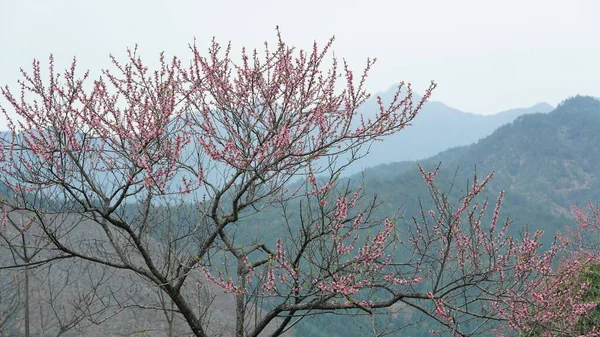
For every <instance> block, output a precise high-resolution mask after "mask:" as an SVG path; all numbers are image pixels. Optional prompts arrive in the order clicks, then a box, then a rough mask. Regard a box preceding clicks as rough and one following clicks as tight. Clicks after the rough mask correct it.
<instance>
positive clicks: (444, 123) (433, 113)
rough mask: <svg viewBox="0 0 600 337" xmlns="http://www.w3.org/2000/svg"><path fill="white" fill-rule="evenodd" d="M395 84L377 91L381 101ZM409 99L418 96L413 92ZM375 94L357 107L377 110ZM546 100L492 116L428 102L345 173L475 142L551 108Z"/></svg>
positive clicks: (412, 158)
mask: <svg viewBox="0 0 600 337" xmlns="http://www.w3.org/2000/svg"><path fill="white" fill-rule="evenodd" d="M395 90H396V87H392V88H391V89H389V90H387V91H385V92H383V93H379V96H381V98H382V100H383V102H384V104H385V103H387V102H390V101H391V100H392V98H393V95H394V93H395ZM413 95H414V96H415V97H414V98H413V101H418V100H420V99H421V97H420V96H418V95H416V94H413ZM376 96H377V95H373V97H372V98H371V99H370V100H369V101H368V102H366V103H365V105H364V106H363V107H361V111H362V112H363V113H364V114H367V115H369V114H370V113H371V112H372V111H377V105H376V103H375V102H376ZM553 109H554V107H552V106H551V105H550V104H548V103H538V104H535V105H533V106H531V107H527V108H516V109H511V110H507V111H502V112H499V113H496V114H493V115H478V114H474V113H468V112H463V111H461V110H458V109H455V108H452V107H450V106H448V105H446V104H444V103H442V102H437V101H429V102H426V103H425V104H424V105H423V108H422V110H421V111H420V112H419V115H417V117H416V118H415V119H414V120H413V121H412V123H411V126H410V127H408V128H406V129H404V130H402V131H401V132H399V133H397V134H395V135H392V136H390V137H386V138H385V139H383V140H382V141H380V142H375V143H374V144H373V145H372V146H371V149H370V151H369V155H368V156H367V157H366V158H365V159H362V160H360V161H358V162H357V163H355V164H353V166H351V168H350V170H349V172H348V173H356V172H358V171H359V170H361V169H365V168H367V167H372V166H376V165H379V164H384V163H391V162H399V161H412V160H419V159H424V158H428V157H431V156H433V155H436V154H437V153H439V152H442V151H444V150H446V149H450V148H453V147H456V146H464V145H469V144H472V143H475V142H477V141H478V140H479V139H481V138H484V137H486V136H488V135H490V134H491V133H492V132H493V131H494V130H496V129H497V128H498V127H500V126H502V125H504V124H507V123H510V122H512V121H513V120H515V119H516V118H518V117H520V116H523V115H527V114H532V113H537V112H540V113H546V112H549V111H551V110H553Z"/></svg>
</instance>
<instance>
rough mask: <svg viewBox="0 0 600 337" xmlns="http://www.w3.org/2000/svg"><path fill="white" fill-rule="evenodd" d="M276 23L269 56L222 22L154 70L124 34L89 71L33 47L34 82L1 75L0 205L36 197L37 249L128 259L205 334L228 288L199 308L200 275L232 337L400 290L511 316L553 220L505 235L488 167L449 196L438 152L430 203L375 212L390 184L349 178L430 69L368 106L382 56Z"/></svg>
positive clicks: (472, 329)
mask: <svg viewBox="0 0 600 337" xmlns="http://www.w3.org/2000/svg"><path fill="white" fill-rule="evenodd" d="M277 36H278V40H277V45H276V46H275V48H274V49H270V47H269V45H268V44H265V53H264V56H262V57H261V56H260V55H259V53H258V52H257V51H254V52H253V53H247V52H246V51H245V49H243V50H242V55H241V59H240V61H239V62H236V61H235V59H234V58H231V57H230V51H231V46H230V45H228V46H227V47H226V48H224V49H223V48H222V47H221V46H220V45H219V44H218V43H217V42H215V41H213V43H212V46H211V47H210V49H209V51H208V54H207V55H206V56H203V55H202V54H201V53H200V52H199V50H198V49H197V48H196V46H195V45H193V46H191V48H190V50H191V62H190V65H189V66H184V65H183V64H184V63H183V62H182V61H181V60H180V59H178V58H176V57H174V58H173V59H172V60H171V61H170V62H168V61H166V59H165V57H164V55H163V54H161V56H160V67H159V69H158V70H156V71H154V72H151V71H150V70H149V69H148V68H147V67H146V66H145V64H144V63H143V62H142V60H141V58H140V57H138V55H137V52H136V50H133V51H129V54H128V58H127V60H126V61H125V63H122V62H120V61H118V60H117V58H116V57H112V56H111V57H112V61H113V64H114V68H115V69H116V70H114V71H113V70H103V72H102V76H101V77H99V78H98V79H97V80H95V81H93V83H88V81H89V79H88V78H89V74H88V73H85V74H84V75H83V76H81V77H78V76H77V75H76V61H75V60H74V61H73V63H72V65H71V67H70V69H67V70H66V71H65V72H64V73H62V74H59V73H57V72H56V71H55V69H54V60H53V57H52V56H51V57H50V61H49V73H48V76H49V77H48V80H47V81H45V80H43V79H42V70H41V67H40V63H39V62H38V61H34V63H33V70H32V72H30V73H28V72H26V71H23V72H22V73H23V80H22V81H21V82H20V85H21V95H14V94H13V93H12V92H11V91H10V90H9V88H8V87H6V88H3V89H2V94H3V95H4V97H5V98H6V100H7V101H8V102H9V106H10V107H11V108H12V111H13V112H14V113H15V114H16V115H17V116H18V118H12V117H11V114H9V111H8V110H7V107H2V111H3V113H4V114H5V116H6V118H7V119H8V121H9V129H10V135H9V136H7V137H5V138H3V139H2V143H1V144H2V147H1V151H0V172H2V177H3V178H2V180H3V181H2V182H3V183H4V184H5V185H6V186H7V188H8V190H9V193H8V196H7V197H6V198H4V199H3V200H2V205H3V206H4V209H5V210H11V211H23V212H27V213H28V214H32V216H33V217H35V221H36V223H38V224H39V226H40V228H41V229H42V231H43V233H44V235H45V236H46V238H47V239H48V241H49V242H50V243H51V246H52V252H54V255H46V256H44V258H41V257H40V258H38V259H34V260H31V261H29V262H28V263H27V264H28V265H29V264H41V263H46V262H47V263H50V262H52V261H56V260H61V259H70V260H84V261H89V262H92V263H95V264H100V265H103V266H108V267H111V268H114V269H119V270H125V271H129V272H130V273H131V274H133V275H135V276H136V277H139V278H140V279H142V280H144V281H146V282H150V283H151V284H153V285H154V286H155V287H156V289H158V291H159V293H160V294H161V296H162V297H161V298H163V299H164V298H168V299H169V301H171V302H172V303H173V305H174V306H173V308H174V310H175V311H174V312H175V313H176V314H177V315H180V317H182V319H184V320H185V321H186V322H187V324H188V325H189V327H190V330H191V331H192V333H193V334H194V335H196V336H209V335H215V334H220V333H223V330H222V327H221V326H218V327H215V326H214V325H211V322H210V321H208V320H207V319H206V318H207V313H208V312H210V310H211V309H213V308H215V307H216V306H217V304H216V303H214V302H208V303H207V304H206V305H207V307H206V308H203V309H201V310H197V308H198V306H199V303H197V300H196V299H195V296H193V295H194V292H193V291H194V287H195V285H196V284H199V285H202V284H206V283H207V282H208V283H212V284H213V285H216V286H219V287H220V288H222V290H223V291H224V292H226V293H228V294H231V296H233V298H234V303H233V307H234V308H235V323H234V324H233V327H232V328H233V330H234V334H235V335H236V336H258V335H259V334H263V333H267V332H268V333H269V334H271V335H274V336H276V335H281V334H282V333H284V332H286V331H288V330H289V329H290V328H291V327H293V326H294V324H296V323H297V322H298V321H300V320H301V319H302V318H303V317H306V316H307V315H313V314H315V313H322V314H328V313H332V312H336V313H352V314H360V313H362V314H366V315H373V314H375V313H377V312H379V310H381V309H384V308H389V307H391V306H392V305H394V304H397V303H400V304H402V305H404V306H408V307H411V308H414V309H415V310H417V311H419V312H422V313H423V314H425V315H427V316H429V317H430V318H431V319H432V320H433V321H434V322H436V324H437V325H438V326H439V327H440V329H441V330H446V331H450V332H451V333H452V334H453V335H463V336H466V335H473V334H477V333H481V332H483V331H486V329H489V328H490V327H491V326H493V325H494V322H496V321H498V320H505V319H506V317H503V316H502V315H499V314H498V311H499V310H500V309H503V308H510V303H511V302H510V301H511V300H513V299H515V298H519V296H524V295H525V294H524V293H523V292H522V289H524V287H523V285H524V284H526V283H527V282H530V281H531V280H532V279H537V278H540V277H543V276H544V273H543V270H540V269H539V268H538V267H544V266H545V265H543V264H541V263H538V262H539V261H551V260H552V258H553V256H554V254H555V250H550V251H549V252H546V253H538V252H537V250H538V249H539V241H538V237H539V235H536V236H534V237H529V236H526V237H525V238H524V239H523V240H521V241H519V240H515V239H513V238H510V237H508V236H507V235H506V228H507V226H508V225H509V222H508V221H507V222H506V223H503V224H501V223H500V222H499V219H498V212H499V210H500V205H501V202H502V195H501V196H500V198H499V200H498V205H497V207H496V209H495V210H494V217H493V220H492V222H491V224H490V225H489V226H488V227H486V228H484V226H483V225H482V223H483V218H482V216H483V212H484V211H485V209H486V207H487V203H483V206H482V204H479V203H476V202H475V200H476V198H477V197H478V195H479V194H480V192H481V191H482V190H483V188H484V186H485V185H486V184H487V182H488V181H489V179H490V178H491V176H490V177H488V178H486V179H484V180H483V181H479V180H477V177H475V179H474V181H473V183H472V186H470V187H469V188H468V189H467V190H466V191H465V195H464V196H463V197H462V198H460V199H459V200H457V201H456V202H457V203H458V204H457V205H458V206H453V204H452V203H450V200H449V198H448V195H447V194H444V193H441V192H440V191H439V189H438V188H437V187H436V186H435V185H434V183H433V182H434V177H435V174H437V171H434V172H430V173H427V172H425V171H424V170H423V171H422V172H423V177H424V179H425V181H426V182H427V184H428V186H429V187H430V192H431V196H432V199H433V200H434V202H435V205H436V209H434V210H430V211H427V210H423V211H422V219H414V221H413V222H412V223H410V222H409V223H408V224H404V223H403V225H406V228H407V230H406V231H403V232H402V233H403V235H406V237H404V238H403V237H401V234H400V232H399V231H398V230H399V227H398V220H399V219H395V218H393V217H392V218H382V217H379V216H377V214H376V213H375V210H376V208H377V206H378V205H379V201H378V200H377V198H376V197H373V198H371V197H369V196H366V195H365V194H364V192H363V190H362V188H361V187H360V186H356V185H353V184H350V183H344V181H343V180H342V179H341V178H340V173H341V172H343V170H344V169H345V168H346V167H347V166H348V165H349V164H351V163H352V162H353V161H355V160H356V159H358V158H360V157H361V156H364V155H365V154H366V153H367V152H368V146H369V144H370V143H371V142H373V141H374V140H377V139H379V138H381V137H384V136H387V135H390V134H393V133H395V132H398V131H400V130H402V129H403V128H405V127H406V126H408V125H409V123H410V122H411V120H413V118H414V117H415V116H416V115H417V113H418V112H419V110H420V108H421V106H422V104H423V103H424V102H425V101H426V100H427V99H428V98H429V97H430V95H431V92H432V90H433V89H434V88H435V86H436V85H435V83H432V84H431V86H430V87H429V88H428V89H427V90H426V92H425V94H424V95H423V98H422V99H421V100H420V101H419V102H413V95H412V91H411V87H410V84H408V85H405V84H404V83H401V84H400V85H399V87H398V91H397V93H396V95H395V97H394V98H393V100H392V102H389V104H386V105H384V103H383V102H382V101H381V99H380V98H378V100H377V102H378V107H379V108H378V111H374V112H368V114H367V113H365V114H359V112H358V108H359V107H360V106H361V104H363V103H364V102H365V101H366V100H367V99H369V95H368V94H367V93H366V91H365V90H364V83H365V80H366V78H367V75H368V72H369V70H370V69H371V67H372V65H373V64H374V62H375V60H367V65H366V68H365V69H364V71H363V72H362V73H361V74H360V75H359V76H356V75H355V73H354V72H352V71H351V70H350V69H349V67H348V65H347V64H346V62H345V61H344V62H343V65H342V67H341V68H342V69H341V71H340V69H339V65H338V60H337V58H335V57H333V58H332V61H331V62H332V65H331V67H330V68H328V69H325V70H324V69H323V67H324V63H325V61H326V60H327V58H328V52H329V50H330V48H331V45H332V43H333V39H331V40H330V41H329V42H328V43H327V44H325V46H324V47H322V48H319V47H318V45H317V44H316V43H315V44H314V46H313V49H312V50H311V51H308V52H305V51H298V50H296V49H295V48H292V47H290V46H288V45H287V44H286V43H285V42H284V41H283V39H282V38H281V36H280V34H279V31H278V34H277ZM340 83H343V89H340V87H339V85H340ZM478 207H479V208H478ZM482 209H483V211H482ZM257 219H258V220H257ZM259 220H260V221H263V222H262V223H260V225H259V226H253V225H252V224H253V222H252V221H259ZM273 223H278V226H277V227H273ZM497 226H498V227H499V228H500V229H498V228H496V227H497ZM402 228H404V227H402ZM72 233H85V235H83V236H82V235H78V236H75V235H72ZM402 247H404V248H402ZM399 254H402V255H404V256H401V257H400V256H398V255H399ZM501 300H502V301H501ZM163 303H169V302H163ZM503 303H506V305H505V304H503ZM498 306H500V307H498ZM200 307H202V305H200ZM164 308H165V306H163V307H162V310H164ZM159 310H161V309H159ZM506 310H508V309H506ZM474 320H478V322H477V323H474V322H473V321H474Z"/></svg>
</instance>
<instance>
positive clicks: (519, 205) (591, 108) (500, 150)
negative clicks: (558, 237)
mask: <svg viewBox="0 0 600 337" xmlns="http://www.w3.org/2000/svg"><path fill="white" fill-rule="evenodd" d="M599 131H600V101H598V100H596V99H594V98H592V97H582V96H577V97H573V98H570V99H567V100H566V101H564V102H563V103H561V104H560V105H559V106H558V107H557V108H556V109H555V110H554V111H552V112H549V113H546V114H542V113H535V114H528V115H524V116H520V117H518V118H517V119H515V120H514V121H513V122H512V123H509V124H506V125H504V126H501V127H500V128H498V129H497V130H496V131H494V132H493V133H492V134H491V135H489V136H488V137H485V138H483V139H481V140H479V141H478V142H477V143H475V144H472V145H469V146H463V147H456V148H452V149H449V150H446V151H444V152H441V153H439V154H437V155H435V156H433V157H430V158H428V159H425V160H422V161H420V164H421V165H423V166H424V167H425V168H426V169H427V170H433V169H434V168H435V167H436V166H437V165H438V164H439V163H441V164H442V166H441V167H442V170H441V172H440V182H441V183H442V184H450V183H451V181H454V182H456V183H457V185H458V186H464V185H461V184H462V183H463V182H466V181H467V180H468V179H469V178H472V176H473V173H474V171H475V170H476V171H477V172H478V173H479V175H480V176H485V175H487V174H488V173H489V172H492V171H494V172H495V175H494V178H493V180H492V182H491V184H490V185H489V188H488V191H489V192H488V196H489V197H490V198H494V195H495V194H496V193H498V192H499V191H500V190H505V191H506V193H507V194H506V197H505V207H504V212H503V213H504V214H505V215H507V216H510V217H511V218H513V219H515V221H516V223H517V224H518V225H519V226H522V225H524V224H529V225H530V226H531V229H546V230H549V231H550V232H551V233H553V232H554V231H555V230H556V229H557V228H560V227H563V226H564V225H565V224H566V223H572V221H571V220H570V217H571V207H572V205H577V206H583V205H584V204H586V203H587V202H589V201H591V202H598V201H600V132H599ZM365 175H366V179H367V180H368V181H367V182H365V185H366V186H368V187H369V188H370V189H371V190H372V191H374V192H376V193H377V194H378V195H380V196H382V199H383V200H399V201H402V202H406V206H405V209H407V210H408V211H409V212H412V211H414V207H416V204H414V200H412V199H414V196H415V195H420V196H422V197H425V196H426V195H425V194H423V193H424V192H425V187H424V186H420V185H423V184H422V183H421V178H420V174H419V173H418V171H417V169H416V163H415V162H399V163H393V164H387V165H381V166H378V167H374V168H371V169H368V170H367V171H366V173H365Z"/></svg>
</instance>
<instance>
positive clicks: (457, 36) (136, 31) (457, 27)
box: [0, 0, 600, 129]
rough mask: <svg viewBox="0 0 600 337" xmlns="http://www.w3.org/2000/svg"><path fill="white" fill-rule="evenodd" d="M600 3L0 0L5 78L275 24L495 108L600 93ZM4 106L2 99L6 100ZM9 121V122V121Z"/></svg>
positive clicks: (383, 80) (479, 107)
mask: <svg viewBox="0 0 600 337" xmlns="http://www.w3.org/2000/svg"><path fill="white" fill-rule="evenodd" d="M598 13H600V1H598V0H587V1H585V0H571V1H564V0H561V1H554V0H542V1H538V0H517V1H513V0H503V1H485V0H477V1H467V0H451V1H449V0H421V1H418V0H413V1H404V0H368V1H366V0H363V1H352V0H343V1H328V0H302V1H284V0H278V1H276V0H273V1H267V0H252V1H247V0H245V1H242V0H239V1H218V0H212V1H205V0H196V1H193V0H187V1H183V0H169V1H166V0H164V1H157V0H118V1H115V0H102V1H88V0H86V1H82V0H69V1H67V0H62V1H61V0H39V1H32V0H19V1H16V0H15V1H10V0H0V85H2V86H4V85H9V86H10V87H11V88H15V89H16V88H17V87H16V84H17V80H18V79H19V78H20V75H19V68H20V67H24V68H25V69H30V65H31V61H32V60H33V59H34V58H38V59H41V60H47V57H48V55H49V54H50V53H52V54H54V56H55V59H56V64H57V67H58V68H65V67H67V66H68V65H69V64H70V61H71V59H72V58H73V56H76V57H77V60H78V63H79V66H80V67H81V68H83V69H90V70H91V72H92V74H95V72H98V71H99V70H100V69H103V68H107V67H109V66H110V59H109V54H114V55H116V56H117V57H123V56H124V55H125V52H126V48H127V47H133V46H134V45H135V44H137V45H138V48H139V52H140V55H141V56H142V57H143V58H144V59H145V60H157V58H158V55H159V53H160V52H161V51H164V52H165V54H166V55H167V56H173V55H177V56H182V57H183V58H184V59H185V58H186V57H188V56H189V51H188V45H189V44H190V43H192V42H193V41H194V39H195V40H196V44H197V45H198V46H199V47H200V49H201V50H202V49H204V50H206V48H208V45H209V43H210V41H211V39H212V38H213V37H215V38H216V39H217V41H220V42H222V43H227V42H228V41H231V42H232V46H233V51H234V52H238V53H239V51H240V50H241V48H242V47H243V46H245V47H247V48H251V49H253V48H259V49H260V48H261V47H262V46H263V43H264V41H269V42H271V43H274V42H275V39H276V32H275V27H276V26H279V27H280V29H281V32H282V34H283V38H284V39H285V40H286V42H288V43H289V44H291V45H294V46H296V47H298V48H305V49H306V48H310V47H311V45H312V43H313V41H317V42H319V43H321V44H323V43H325V42H326V41H327V39H328V38H329V37H331V36H334V35H335V37H336V40H335V44H334V46H333V50H334V51H335V53H336V55H337V56H338V57H339V58H344V59H346V60H347V61H348V63H349V64H350V67H351V68H352V69H354V70H357V71H360V70H361V69H362V68H363V67H364V64H365V62H366V59H367V57H377V59H378V62H377V64H376V65H375V67H374V68H373V70H372V72H371V76H370V77H369V80H368V82H367V89H368V90H370V91H371V92H373V93H375V92H378V91H384V90H386V89H388V88H390V87H391V86H392V85H394V84H395V83H398V82H399V81H402V80H404V81H407V82H412V84H413V88H414V89H415V90H416V91H417V92H419V93H422V92H423V91H424V90H425V88H426V87H427V86H428V84H429V82H430V81H431V80H435V81H436V82H437V83H438V88H437V89H436V90H435V92H434V94H433V97H432V99H433V100H436V101H441V102H444V103H445V104H447V105H450V106H452V107H454V108H457V109H460V110H462V111H467V112H472V113H479V114H491V113H496V112H500V111H504V110H507V109H511V108H517V107H526V106H532V105H534V104H536V103H538V102H548V103H550V104H552V105H556V104H557V103H559V102H561V101H562V100H564V99H566V98H568V97H570V96H573V95H576V94H584V95H592V96H600V20H598V18H597V15H598ZM0 104H3V101H2V100H0ZM5 123H6V122H5V120H4V119H1V118H0V129H5V127H4V126H5Z"/></svg>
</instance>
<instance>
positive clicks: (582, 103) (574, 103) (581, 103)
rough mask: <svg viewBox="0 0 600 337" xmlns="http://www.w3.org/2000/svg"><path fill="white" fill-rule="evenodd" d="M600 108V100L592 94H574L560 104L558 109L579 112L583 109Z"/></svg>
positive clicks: (595, 109)
mask: <svg viewBox="0 0 600 337" xmlns="http://www.w3.org/2000/svg"><path fill="white" fill-rule="evenodd" d="M598 109H600V101H599V100H598V99H597V98H595V97H592V96H581V95H577V96H573V97H569V98H567V99H566V100H564V101H562V102H561V103H560V104H558V107H557V108H556V111H570V112H578V111H582V110H594V111H597V110H598Z"/></svg>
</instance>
